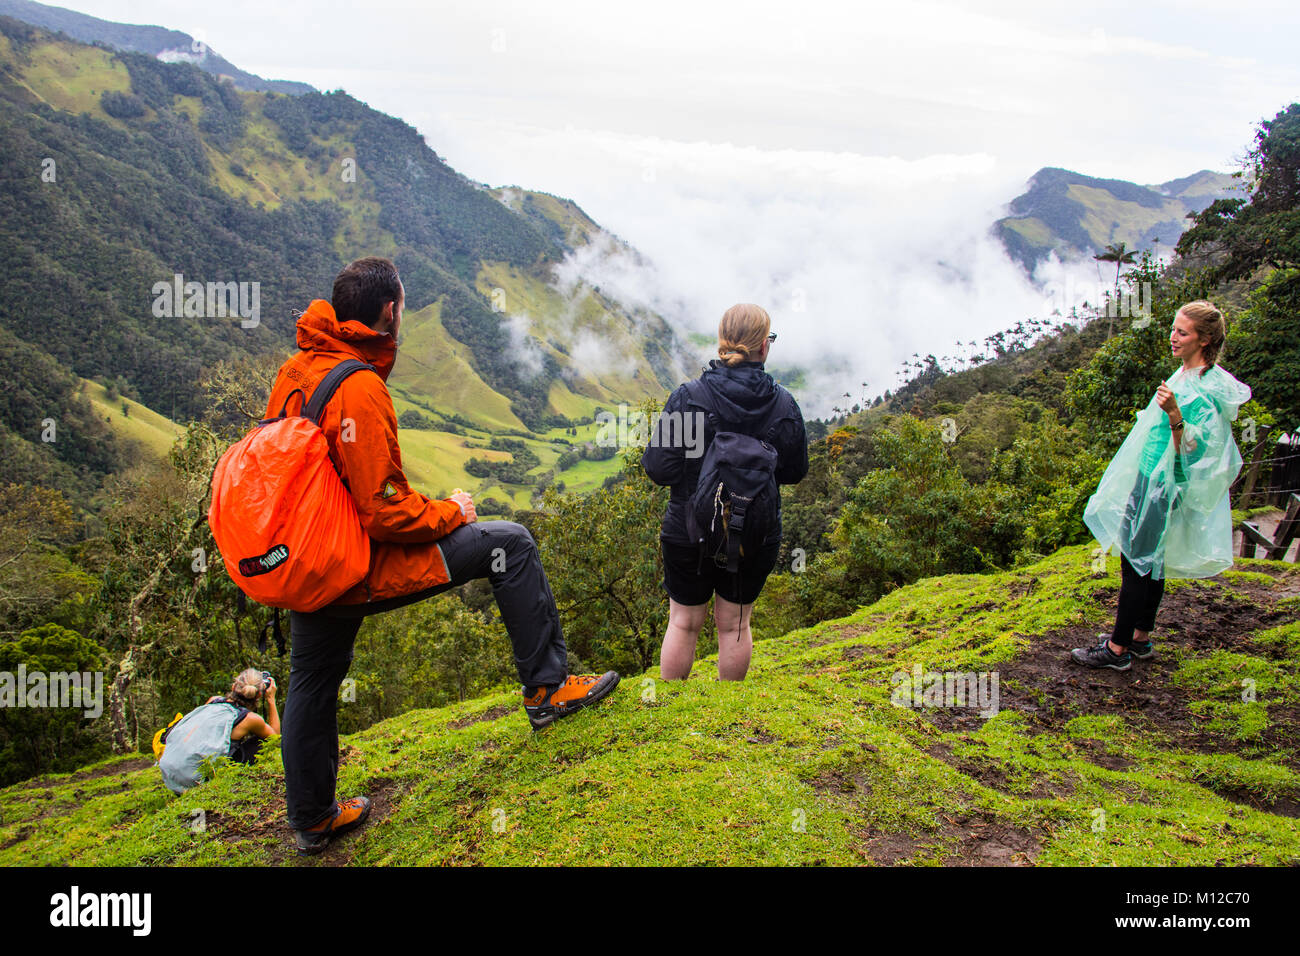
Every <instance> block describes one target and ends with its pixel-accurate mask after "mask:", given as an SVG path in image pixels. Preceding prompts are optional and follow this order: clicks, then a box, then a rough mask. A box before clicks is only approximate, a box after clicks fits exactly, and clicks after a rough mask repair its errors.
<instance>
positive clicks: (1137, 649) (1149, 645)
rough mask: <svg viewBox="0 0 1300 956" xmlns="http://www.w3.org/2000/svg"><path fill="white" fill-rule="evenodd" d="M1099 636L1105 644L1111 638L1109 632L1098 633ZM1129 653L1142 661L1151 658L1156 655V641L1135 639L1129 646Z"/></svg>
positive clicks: (1100, 640)
mask: <svg viewBox="0 0 1300 956" xmlns="http://www.w3.org/2000/svg"><path fill="white" fill-rule="evenodd" d="M1097 638H1098V640H1099V642H1100V643H1102V644H1105V643H1106V642H1107V641H1109V640H1110V635H1109V634H1098V635H1097ZM1128 650H1129V653H1130V654H1132V655H1133V656H1134V657H1136V658H1137V659H1138V660H1140V661H1146V660H1150V659H1151V658H1153V657H1155V656H1156V645H1155V642H1154V641H1134V642H1133V643H1132V644H1130V645H1129V646H1128Z"/></svg>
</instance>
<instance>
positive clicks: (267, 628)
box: [240, 591, 284, 657]
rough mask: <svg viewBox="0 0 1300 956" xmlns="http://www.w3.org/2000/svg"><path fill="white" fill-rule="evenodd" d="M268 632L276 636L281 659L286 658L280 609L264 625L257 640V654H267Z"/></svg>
mask: <svg viewBox="0 0 1300 956" xmlns="http://www.w3.org/2000/svg"><path fill="white" fill-rule="evenodd" d="M240 593H241V594H242V593H243V592H242V591H241V592H240ZM268 632H271V633H273V634H274V636H275V649H276V650H277V651H279V652H280V656H281V657H284V632H283V631H281V630H280V609H279V608H278V607H277V608H276V609H275V613H274V614H273V615H272V616H271V617H268V618H267V619H266V623H265V624H264V625H262V633H261V635H260V636H259V637H258V638H257V652H258V653H259V654H265V653H266V636H267V633H268Z"/></svg>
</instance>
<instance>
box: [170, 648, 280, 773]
mask: <svg viewBox="0 0 1300 956" xmlns="http://www.w3.org/2000/svg"><path fill="white" fill-rule="evenodd" d="M263 700H264V701H265V702H266V709H267V716H266V719H263V718H262V717H261V716H259V715H258V713H257V706H258V704H259V703H260V702H262V701H263ZM279 732H280V713H279V711H278V710H277V709H276V706H275V681H274V680H273V679H272V678H271V675H270V674H267V673H266V672H264V671H259V670H256V669H254V668H249V669H248V670H246V671H243V672H241V673H240V675H239V676H238V677H236V678H235V681H234V683H233V684H231V685H230V691H229V692H228V693H227V694H226V695H225V696H224V697H222V696H215V697H212V698H211V699H209V700H208V701H207V703H205V704H201V705H200V706H198V707H196V708H194V709H193V710H192V711H190V712H189V713H188V714H186V715H185V716H184V717H182V718H181V719H180V720H179V721H178V722H177V723H176V724H174V725H173V726H172V727H170V728H168V730H167V732H166V734H165V735H164V736H163V737H162V741H161V742H162V744H163V745H164V749H163V753H162V756H161V757H160V758H159V760H158V768H159V769H160V770H161V771H162V778H163V783H165V784H166V785H167V788H168V789H169V790H171V791H172V792H173V793H178V794H180V793H184V792H185V791H186V790H189V789H190V788H191V787H193V786H195V785H196V784H198V783H200V782H201V781H202V780H203V776H204V770H205V769H206V768H207V767H211V766H212V765H213V764H215V763H217V762H219V761H220V760H221V759H223V758H229V759H230V760H233V761H235V762H236V763H250V764H251V763H252V762H253V759H254V758H255V757H256V755H257V750H258V748H259V747H260V746H261V745H262V741H263V740H265V739H266V738H267V737H270V736H271V735H272V734H278V733H279Z"/></svg>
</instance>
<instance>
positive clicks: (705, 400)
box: [686, 378, 785, 441]
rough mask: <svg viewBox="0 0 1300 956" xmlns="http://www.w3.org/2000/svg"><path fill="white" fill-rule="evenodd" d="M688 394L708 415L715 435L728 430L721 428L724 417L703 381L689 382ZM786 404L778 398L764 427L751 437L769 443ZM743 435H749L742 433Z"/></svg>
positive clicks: (696, 379) (711, 392)
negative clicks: (768, 438)
mask: <svg viewBox="0 0 1300 956" xmlns="http://www.w3.org/2000/svg"><path fill="white" fill-rule="evenodd" d="M686 394H687V395H688V396H690V399H691V401H692V402H693V403H694V404H696V405H698V406H700V407H701V408H703V409H704V410H705V412H707V413H708V416H709V424H711V425H712V426H713V431H714V432H715V433H716V432H719V431H724V430H726V429H723V428H722V427H721V426H722V424H723V421H722V416H721V415H720V414H719V413H718V406H717V405H716V404H715V403H714V401H713V391H712V390H711V389H710V388H709V387H708V386H707V385H705V384H704V381H703V380H702V379H698V378H693V379H691V380H690V381H689V382H687V383H686ZM784 404H785V403H784V402H782V401H781V400H780V396H778V397H777V400H776V401H775V402H773V403H772V410H771V411H770V412H768V414H767V418H765V419H764V420H763V424H762V427H760V428H759V429H757V431H756V433H755V434H753V435H750V437H751V438H757V439H758V440H759V441H767V437H768V435H769V434H770V433H771V432H772V430H773V429H775V428H776V426H777V424H778V423H779V422H780V420H781V413H782V411H783V410H784V409H783V406H784ZM741 434H748V433H747V432H741Z"/></svg>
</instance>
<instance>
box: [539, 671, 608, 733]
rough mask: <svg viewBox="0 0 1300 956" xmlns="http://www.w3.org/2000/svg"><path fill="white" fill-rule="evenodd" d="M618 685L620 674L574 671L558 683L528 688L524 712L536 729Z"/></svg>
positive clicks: (603, 695)
mask: <svg viewBox="0 0 1300 956" xmlns="http://www.w3.org/2000/svg"><path fill="white" fill-rule="evenodd" d="M617 686H618V674H617V673H616V672H614V671H606V672H605V673H604V674H601V675H600V676H597V675H595V674H570V675H569V676H568V677H567V678H566V679H565V681H564V683H563V684H560V685H559V686H558V687H538V688H537V689H536V690H535V691H534V692H533V693H532V694H531V695H530V694H529V693H528V690H527V688H525V689H524V712H525V713H526V714H528V720H529V722H531V723H532V725H533V730H537V729H539V728H541V727H545V726H546V725H547V724H550V723H553V722H555V721H557V720H559V719H560V718H561V717H567V716H569V714H572V713H573V712H574V711H577V710H581V709H582V708H583V707H586V706H588V705H589V704H594V703H596V701H598V700H600V699H601V698H602V697H605V696H606V695H607V694H609V692H610V691H612V690H613V689H614V688H615V687H617Z"/></svg>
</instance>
